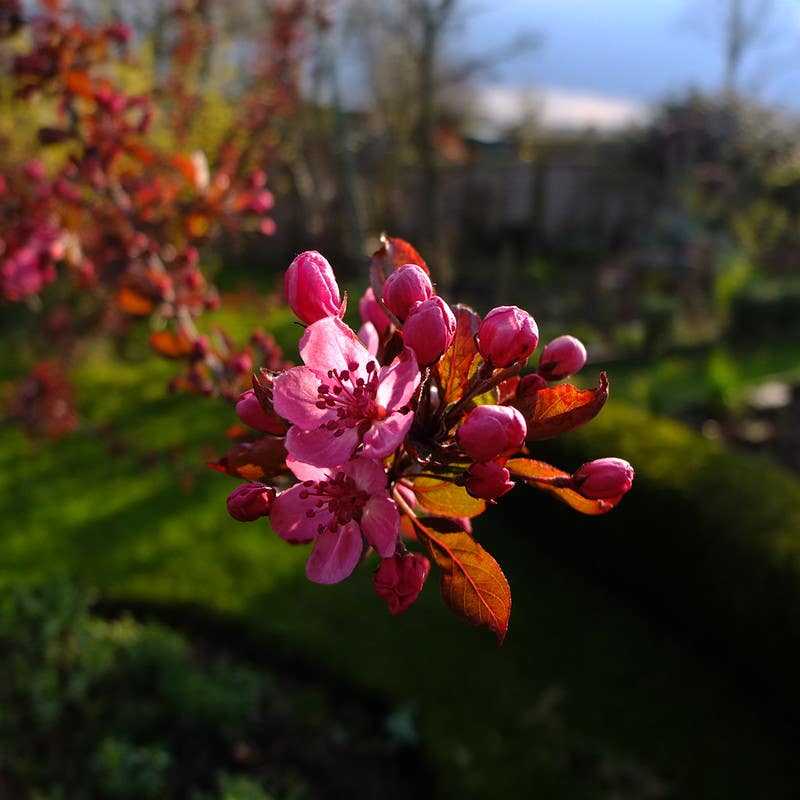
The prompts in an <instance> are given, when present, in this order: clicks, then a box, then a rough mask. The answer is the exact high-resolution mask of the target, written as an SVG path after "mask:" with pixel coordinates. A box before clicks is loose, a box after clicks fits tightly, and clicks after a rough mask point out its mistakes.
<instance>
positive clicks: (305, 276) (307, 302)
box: [284, 250, 342, 325]
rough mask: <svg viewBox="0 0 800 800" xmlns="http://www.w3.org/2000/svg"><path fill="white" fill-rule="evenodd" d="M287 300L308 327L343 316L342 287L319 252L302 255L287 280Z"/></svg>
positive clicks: (290, 268) (286, 277) (293, 264)
mask: <svg viewBox="0 0 800 800" xmlns="http://www.w3.org/2000/svg"><path fill="white" fill-rule="evenodd" d="M284 289H285V292H286V299H287V300H288V302H289V305H290V306H291V308H292V311H294V313H295V314H296V315H297V318H298V319H300V320H302V321H303V322H305V323H307V324H309V325H310V324H311V323H312V322H316V321H317V320H320V319H323V318H324V317H330V316H337V315H339V314H340V313H341V312H342V298H341V295H340V294H339V285H338V284H337V283H336V278H335V277H334V274H333V269H331V265H330V264H329V263H328V260H327V259H326V258H325V256H323V255H322V254H321V253H318V252H317V251H316V250H307V251H306V252H305V253H300V255H299V256H297V258H295V260H294V261H292V263H291V264H290V265H289V269H287V270H286V275H285V276H284Z"/></svg>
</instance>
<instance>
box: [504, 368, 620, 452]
mask: <svg viewBox="0 0 800 800" xmlns="http://www.w3.org/2000/svg"><path fill="white" fill-rule="evenodd" d="M606 400H608V378H607V377H606V373H605V372H601V373H600V382H599V384H598V386H597V387H596V388H595V389H578V388H577V387H576V386H572V385H571V384H563V385H561V386H553V387H551V388H549V389H540V390H539V391H538V392H536V394H534V395H532V396H531V397H523V398H516V399H515V400H514V401H513V402H512V405H514V406H516V408H518V409H519V410H520V411H521V412H522V415H523V416H524V417H525V421H526V422H527V424H528V435H527V436H526V439H527V440H528V441H529V442H538V441H541V440H543V439H552V438H554V437H556V436H560V435H561V434H562V433H567V432H568V431H571V430H574V429H575V428H578V427H580V426H581V425H584V424H585V423H587V422H589V420H591V419H594V417H596V416H597V414H598V413H599V412H600V409H601V408H602V407H603V406H604V405H605V402H606Z"/></svg>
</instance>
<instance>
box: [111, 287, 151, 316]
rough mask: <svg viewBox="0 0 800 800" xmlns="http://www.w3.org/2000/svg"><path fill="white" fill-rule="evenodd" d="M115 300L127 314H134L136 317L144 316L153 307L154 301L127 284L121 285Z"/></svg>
mask: <svg viewBox="0 0 800 800" xmlns="http://www.w3.org/2000/svg"><path fill="white" fill-rule="evenodd" d="M117 302H118V303H119V304H120V305H121V306H122V309H123V310H124V311H127V312H128V314H134V315H135V316H137V317H146V316H147V315H148V314H149V313H150V312H151V311H152V310H153V308H155V303H153V301H152V299H151V298H149V297H147V296H146V295H143V294H140V293H139V292H137V291H134V290H133V289H130V288H128V287H127V286H123V287H122V289H120V290H119V292H117Z"/></svg>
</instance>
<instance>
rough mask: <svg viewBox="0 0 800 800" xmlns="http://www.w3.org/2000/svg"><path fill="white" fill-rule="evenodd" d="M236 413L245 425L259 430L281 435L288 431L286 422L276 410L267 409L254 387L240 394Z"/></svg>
mask: <svg viewBox="0 0 800 800" xmlns="http://www.w3.org/2000/svg"><path fill="white" fill-rule="evenodd" d="M236 414H237V416H238V417H239V419H240V420H241V421H242V422H244V424H245V425H249V426H250V427H251V428H255V429H256V430H257V431H263V432H264V433H272V434H275V435H276V436H280V435H282V434H284V433H286V428H287V425H286V422H284V420H283V419H282V418H281V417H279V416H278V415H277V414H276V413H275V412H274V411H272V412H270V411H267V410H265V409H264V408H263V407H262V405H261V403H260V402H259V400H258V397H257V396H256V393H255V391H253V389H248V390H247V391H246V392H242V394H240V395H239V399H238V400H237V401H236Z"/></svg>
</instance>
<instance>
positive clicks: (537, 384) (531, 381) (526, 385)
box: [516, 372, 547, 397]
mask: <svg viewBox="0 0 800 800" xmlns="http://www.w3.org/2000/svg"><path fill="white" fill-rule="evenodd" d="M546 388H547V381H546V380H545V379H544V378H543V377H542V376H541V375H539V373H538V372H529V373H528V374H527V375H523V376H522V377H521V378H520V379H519V383H518V384H517V391H516V395H517V397H533V395H535V394H536V393H537V392H540V391H541V390H542V389H546Z"/></svg>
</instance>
